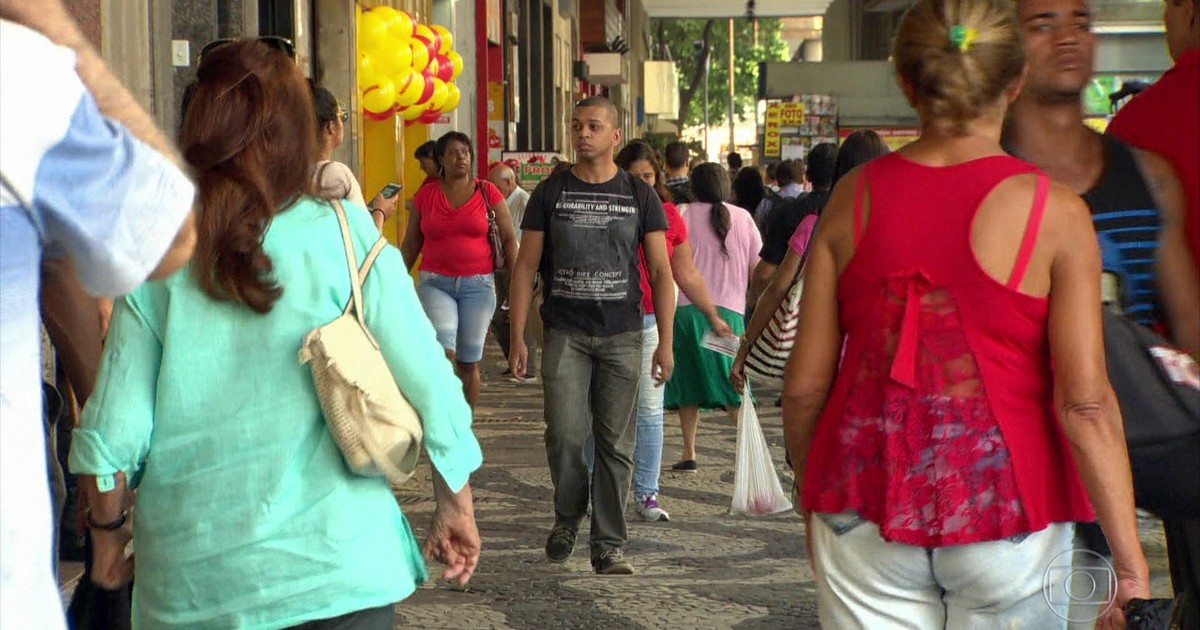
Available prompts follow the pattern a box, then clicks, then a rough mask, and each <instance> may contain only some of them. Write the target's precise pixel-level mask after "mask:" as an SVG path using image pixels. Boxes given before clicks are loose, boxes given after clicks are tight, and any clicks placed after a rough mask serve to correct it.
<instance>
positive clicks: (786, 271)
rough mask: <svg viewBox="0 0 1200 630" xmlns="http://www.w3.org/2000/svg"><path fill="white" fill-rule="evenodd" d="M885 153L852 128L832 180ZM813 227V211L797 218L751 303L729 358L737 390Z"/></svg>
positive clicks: (870, 136) (872, 137) (797, 270)
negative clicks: (742, 334)
mask: <svg viewBox="0 0 1200 630" xmlns="http://www.w3.org/2000/svg"><path fill="white" fill-rule="evenodd" d="M888 153H889V149H888V147H887V145H886V144H884V143H883V140H882V139H881V138H880V137H879V134H877V133H875V132H874V131H872V130H870V129H860V130H858V131H855V132H854V133H852V134H850V135H849V136H848V137H847V138H846V140H845V141H844V142H842V146H841V147H840V148H839V149H838V152H837V162H836V163H835V166H834V169H833V183H834V184H837V182H838V180H839V179H841V178H842V177H843V176H844V175H845V174H846V173H847V172H849V171H850V169H852V168H854V167H856V166H858V165H860V164H863V163H865V162H868V161H870V160H873V159H875V158H877V157H879V156H882V155H887V154H888ZM816 227H817V215H816V214H810V215H808V216H806V217H804V219H803V220H801V221H800V225H798V226H797V227H796V231H795V232H793V233H792V237H791V238H790V239H788V250H787V253H786V254H785V255H784V257H783V262H781V263H779V268H778V269H776V270H775V275H774V276H772V278H771V284H769V285H767V288H766V290H764V291H763V293H762V295H761V296H759V298H758V304H756V305H755V306H754V314H753V315H751V316H750V323H748V324H746V336H745V337H744V338H743V340H742V347H741V348H739V349H738V354H737V357H736V358H735V359H734V360H733V369H732V370H731V371H730V372H729V379H730V380H731V381H732V382H733V386H734V387H735V388H737V390H738V391H739V392H740V391H742V388H743V387H745V385H746V357H748V356H750V348H752V347H754V343H755V342H756V341H758V338H759V337H760V336H761V335H762V334H763V331H764V330H766V329H767V324H770V323H771V318H773V317H775V311H777V310H779V305H781V304H783V300H784V298H786V297H787V294H788V292H789V291H791V290H792V284H794V283H795V282H796V281H797V279H798V278H799V276H800V274H802V273H803V263H804V260H805V255H806V254H807V253H808V243H809V241H810V240H811V239H812V234H813V230H814V229H815V228H816Z"/></svg>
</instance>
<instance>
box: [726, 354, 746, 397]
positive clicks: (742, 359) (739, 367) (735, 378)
mask: <svg viewBox="0 0 1200 630" xmlns="http://www.w3.org/2000/svg"><path fill="white" fill-rule="evenodd" d="M729 382H730V383H732V384H733V389H734V391H737V392H742V391H745V389H746V355H745V354H743V353H741V352H738V355H737V357H736V358H734V360H733V367H732V368H730V370H729Z"/></svg>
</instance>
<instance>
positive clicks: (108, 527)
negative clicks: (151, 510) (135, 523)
mask: <svg viewBox="0 0 1200 630" xmlns="http://www.w3.org/2000/svg"><path fill="white" fill-rule="evenodd" d="M86 515H87V523H88V527H91V528H92V529H98V530H100V531H103V532H111V531H113V530H117V529H120V528H121V527H122V526H123V525H125V521H127V520H129V510H121V515H120V516H118V517H117V518H116V519H114V520H111V521H109V522H107V523H97V522H96V521H94V520H92V509H91V508H88V509H87V511H86Z"/></svg>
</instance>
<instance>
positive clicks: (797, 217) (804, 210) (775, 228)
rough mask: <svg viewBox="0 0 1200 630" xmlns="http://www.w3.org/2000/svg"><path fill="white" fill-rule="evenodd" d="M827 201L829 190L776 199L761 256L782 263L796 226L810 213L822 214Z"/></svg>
mask: <svg viewBox="0 0 1200 630" xmlns="http://www.w3.org/2000/svg"><path fill="white" fill-rule="evenodd" d="M827 201H829V191H828V190H814V191H812V192H810V193H808V194H807V195H804V196H802V197H799V198H797V199H783V200H781V201H776V202H775V204H774V205H772V206H771V212H770V213H769V214H767V221H766V223H767V229H766V233H765V234H764V235H763V246H762V251H761V252H759V254H758V256H759V258H762V259H763V260H765V261H767V262H769V263H771V264H772V265H779V264H780V263H782V262H783V259H784V257H785V256H787V251H788V241H790V240H791V239H792V234H794V233H795V232H796V228H797V227H800V222H801V221H803V220H804V217H806V216H808V215H810V214H814V213H815V214H820V213H821V210H823V209H824V208H825V203H826V202H827Z"/></svg>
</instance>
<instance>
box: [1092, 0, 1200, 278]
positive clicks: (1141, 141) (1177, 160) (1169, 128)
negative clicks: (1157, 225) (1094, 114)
mask: <svg viewBox="0 0 1200 630" xmlns="http://www.w3.org/2000/svg"><path fill="white" fill-rule="evenodd" d="M1163 4H1164V10H1163V22H1165V23H1166V28H1167V49H1168V51H1169V52H1170V53H1171V58H1172V59H1174V60H1175V66H1174V67H1172V68H1171V69H1170V70H1168V71H1167V73H1166V74H1164V75H1163V76H1162V78H1161V79H1159V80H1158V81H1157V82H1155V84H1154V85H1152V86H1150V87H1149V88H1148V89H1146V91H1144V92H1142V93H1141V94H1139V95H1138V96H1136V97H1134V98H1133V100H1131V101H1129V103H1128V104H1126V105H1125V106H1124V107H1122V108H1121V111H1119V112H1117V115H1116V116H1115V117H1114V118H1113V120H1112V123H1110V124H1109V127H1108V133H1109V134H1111V135H1114V136H1116V137H1118V138H1120V139H1122V140H1124V141H1125V142H1128V143H1129V144H1131V145H1133V146H1135V147H1139V148H1142V149H1146V150H1147V151H1153V152H1154V153H1158V154H1159V155H1161V156H1163V157H1165V158H1166V159H1167V161H1169V162H1170V163H1171V165H1172V166H1173V167H1175V172H1176V174H1177V175H1178V176H1179V181H1180V183H1181V184H1183V192H1184V196H1185V197H1186V198H1187V214H1186V215H1185V218H1184V229H1185V230H1186V232H1187V239H1188V245H1189V246H1190V247H1191V250H1192V259H1193V260H1194V261H1195V263H1196V268H1197V269H1198V270H1200V114H1198V113H1197V112H1200V4H1198V0H1165V1H1164V3H1163Z"/></svg>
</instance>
